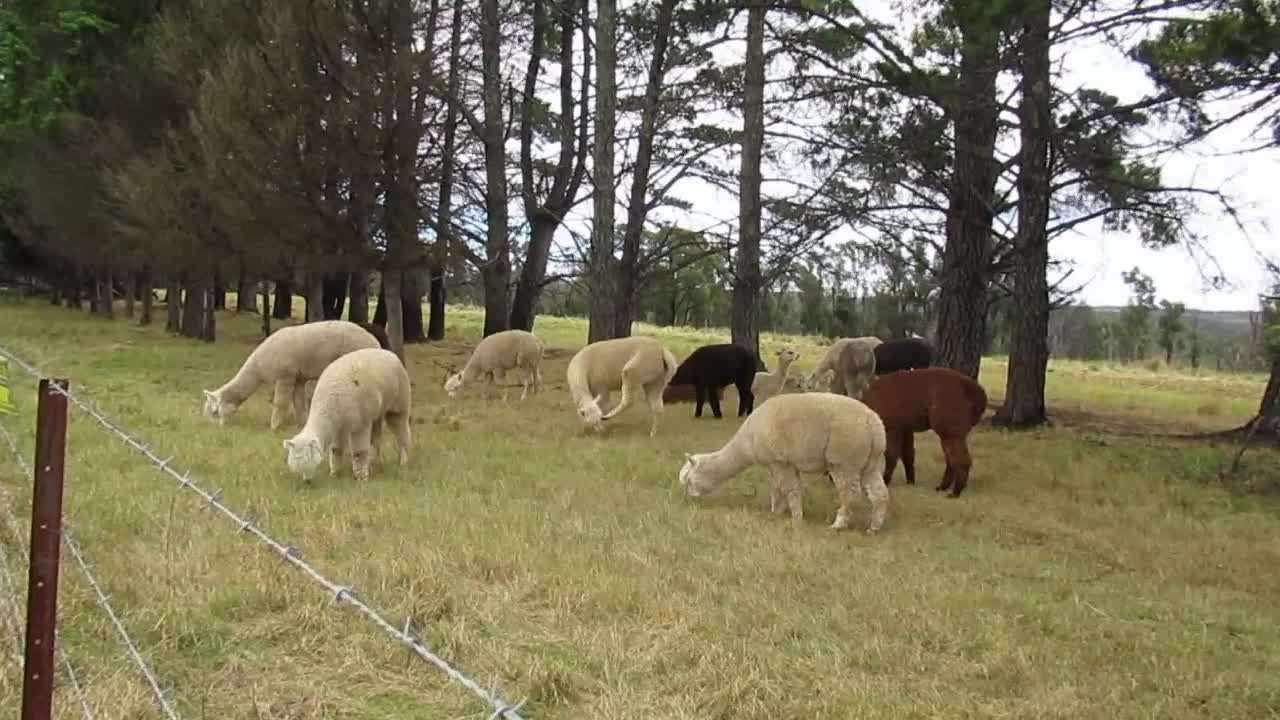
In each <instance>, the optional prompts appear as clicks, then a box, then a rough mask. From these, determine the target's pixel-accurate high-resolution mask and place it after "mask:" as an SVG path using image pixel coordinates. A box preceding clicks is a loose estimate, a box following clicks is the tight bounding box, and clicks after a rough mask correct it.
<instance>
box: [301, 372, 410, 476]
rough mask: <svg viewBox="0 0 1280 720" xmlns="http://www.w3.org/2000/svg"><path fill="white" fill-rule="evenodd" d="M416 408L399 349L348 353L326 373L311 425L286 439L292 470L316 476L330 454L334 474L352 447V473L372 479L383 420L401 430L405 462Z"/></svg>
mask: <svg viewBox="0 0 1280 720" xmlns="http://www.w3.org/2000/svg"><path fill="white" fill-rule="evenodd" d="M412 407H413V389H412V387H411V385H410V382H409V373H408V372H406V371H405V369H404V365H403V364H401V362H400V358H399V357H397V356H396V354H395V353H393V352H391V351H389V350H383V349H382V348H370V349H365V350H356V351H354V352H351V353H347V354H346V355H343V356H342V357H340V358H338V359H337V360H334V361H333V363H331V364H330V365H329V367H327V368H325V369H324V372H323V373H321V374H320V380H319V381H317V382H316V390H315V395H314V396H313V398H312V402H311V411H310V413H308V415H307V424H306V425H304V426H303V428H302V430H301V431H299V432H298V434H297V435H294V436H293V437H292V438H289V439H288V440H285V441H284V448H285V450H287V451H288V453H289V455H288V459H287V463H288V465H289V469H290V470H292V471H293V472H295V473H298V474H300V475H302V478H303V479H304V480H310V479H311V478H312V476H314V475H315V471H316V468H317V467H319V466H320V462H321V461H322V460H323V459H324V456H325V454H326V453H328V455H329V474H330V475H338V474H339V472H340V470H341V461H342V456H343V453H344V451H346V450H349V451H350V452H351V472H352V474H353V475H354V476H355V477H356V479H357V480H368V479H369V465H370V454H371V453H372V456H373V458H374V459H376V458H377V457H378V455H379V453H378V443H379V440H380V439H381V437H382V424H383V422H386V423H387V424H388V425H390V426H391V428H392V430H393V431H394V432H395V435H396V445H397V446H398V447H399V450H400V464H401V465H404V464H405V463H406V462H408V461H409V415H410V409H411V408H412Z"/></svg>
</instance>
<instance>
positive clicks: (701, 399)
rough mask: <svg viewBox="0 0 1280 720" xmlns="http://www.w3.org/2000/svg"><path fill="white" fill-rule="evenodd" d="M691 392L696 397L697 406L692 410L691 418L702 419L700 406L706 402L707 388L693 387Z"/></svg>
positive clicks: (703, 386) (701, 386) (704, 386)
mask: <svg viewBox="0 0 1280 720" xmlns="http://www.w3.org/2000/svg"><path fill="white" fill-rule="evenodd" d="M693 391H694V393H695V394H696V395H697V399H698V406H697V407H696V408H694V410H693V416H694V417H696V418H700V417H702V404H703V403H705V402H706V401H707V386H706V385H694V386H693Z"/></svg>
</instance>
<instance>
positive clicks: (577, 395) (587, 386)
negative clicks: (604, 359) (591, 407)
mask: <svg viewBox="0 0 1280 720" xmlns="http://www.w3.org/2000/svg"><path fill="white" fill-rule="evenodd" d="M567 379H568V381H569V395H570V396H572V397H573V404H574V406H575V407H581V406H582V403H583V402H584V401H586V400H588V399H591V383H589V382H587V369H586V367H585V364H584V365H577V366H575V367H571V368H570V369H569V376H568V378H567Z"/></svg>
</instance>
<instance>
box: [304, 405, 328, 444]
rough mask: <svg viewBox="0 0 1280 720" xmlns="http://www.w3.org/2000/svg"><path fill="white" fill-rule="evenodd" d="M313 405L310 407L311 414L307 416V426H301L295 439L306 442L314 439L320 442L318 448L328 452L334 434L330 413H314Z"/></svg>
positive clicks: (314, 407)
mask: <svg viewBox="0 0 1280 720" xmlns="http://www.w3.org/2000/svg"><path fill="white" fill-rule="evenodd" d="M316 410H317V408H316V406H315V405H312V406H311V412H310V413H309V414H308V415H307V424H306V425H303V426H302V429H301V430H299V431H298V434H297V436H295V437H296V439H298V440H306V439H310V438H315V439H317V440H319V441H320V448H321V449H323V450H328V449H329V447H330V446H332V445H333V438H334V435H336V433H335V432H334V427H333V426H334V423H333V419H332V418H331V417H330V413H327V412H316Z"/></svg>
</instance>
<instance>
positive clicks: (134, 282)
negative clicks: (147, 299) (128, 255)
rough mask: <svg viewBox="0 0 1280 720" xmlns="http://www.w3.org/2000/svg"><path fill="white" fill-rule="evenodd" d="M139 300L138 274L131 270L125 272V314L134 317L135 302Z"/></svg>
mask: <svg viewBox="0 0 1280 720" xmlns="http://www.w3.org/2000/svg"><path fill="white" fill-rule="evenodd" d="M137 300H138V274H137V273H135V272H133V271H132V270H130V271H129V272H127V273H125V274H124V316H125V317H127V318H129V319H130V320H132V319H133V311H134V304H135V303H136V302H137Z"/></svg>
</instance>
